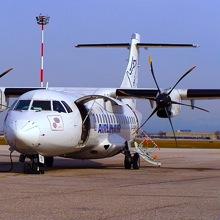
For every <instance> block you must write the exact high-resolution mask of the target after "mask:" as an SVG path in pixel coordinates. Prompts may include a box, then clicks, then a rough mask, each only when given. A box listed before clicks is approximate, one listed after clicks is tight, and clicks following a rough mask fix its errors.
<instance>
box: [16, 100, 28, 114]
mask: <svg viewBox="0 0 220 220" xmlns="http://www.w3.org/2000/svg"><path fill="white" fill-rule="evenodd" d="M30 103H31V100H19V101H18V102H17V104H16V106H15V108H14V110H17V111H21V110H28V108H29V105H30Z"/></svg>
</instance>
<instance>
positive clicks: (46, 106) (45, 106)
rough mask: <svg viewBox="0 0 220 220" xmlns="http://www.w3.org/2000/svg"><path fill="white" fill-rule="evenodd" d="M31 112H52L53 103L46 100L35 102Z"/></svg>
mask: <svg viewBox="0 0 220 220" xmlns="http://www.w3.org/2000/svg"><path fill="white" fill-rule="evenodd" d="M31 110H35V111H51V102H50V101H45V100H34V101H33V103H32V106H31Z"/></svg>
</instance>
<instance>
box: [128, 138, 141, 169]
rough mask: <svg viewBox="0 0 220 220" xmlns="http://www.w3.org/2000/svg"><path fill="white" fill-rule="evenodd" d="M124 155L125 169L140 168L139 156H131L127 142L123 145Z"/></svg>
mask: <svg viewBox="0 0 220 220" xmlns="http://www.w3.org/2000/svg"><path fill="white" fill-rule="evenodd" d="M124 155H125V159H124V168H125V169H131V167H133V169H134V170H138V169H139V168H140V156H139V154H138V153H134V154H133V156H132V155H131V152H130V150H129V147H128V142H127V141H126V143H125V149H124Z"/></svg>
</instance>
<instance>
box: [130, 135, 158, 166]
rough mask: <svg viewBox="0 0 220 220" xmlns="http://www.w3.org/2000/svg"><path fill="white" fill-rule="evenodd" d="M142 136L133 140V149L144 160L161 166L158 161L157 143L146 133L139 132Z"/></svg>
mask: <svg viewBox="0 0 220 220" xmlns="http://www.w3.org/2000/svg"><path fill="white" fill-rule="evenodd" d="M141 134H142V136H143V138H141V140H139V141H134V143H133V144H134V148H135V149H134V151H135V152H137V153H138V154H139V155H140V156H141V157H142V158H143V159H144V160H145V161H146V162H148V163H150V164H152V165H154V166H158V167H160V166H161V162H160V161H158V156H157V153H158V151H159V150H160V148H159V147H158V146H157V144H156V143H155V142H154V141H153V140H152V139H151V138H150V137H149V136H148V135H147V134H146V132H144V131H142V132H141Z"/></svg>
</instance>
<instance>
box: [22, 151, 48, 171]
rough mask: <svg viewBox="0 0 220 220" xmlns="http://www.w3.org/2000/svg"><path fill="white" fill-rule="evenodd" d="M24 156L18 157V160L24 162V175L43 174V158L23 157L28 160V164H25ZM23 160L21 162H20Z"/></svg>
mask: <svg viewBox="0 0 220 220" xmlns="http://www.w3.org/2000/svg"><path fill="white" fill-rule="evenodd" d="M23 157H24V156H21V155H20V158H19V160H20V159H21V160H20V161H21V162H22V161H23V162H24V173H31V174H44V167H45V166H44V157H43V156H42V155H31V156H27V155H25V157H29V158H30V163H26V162H25V158H23ZM22 159H23V160H22Z"/></svg>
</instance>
